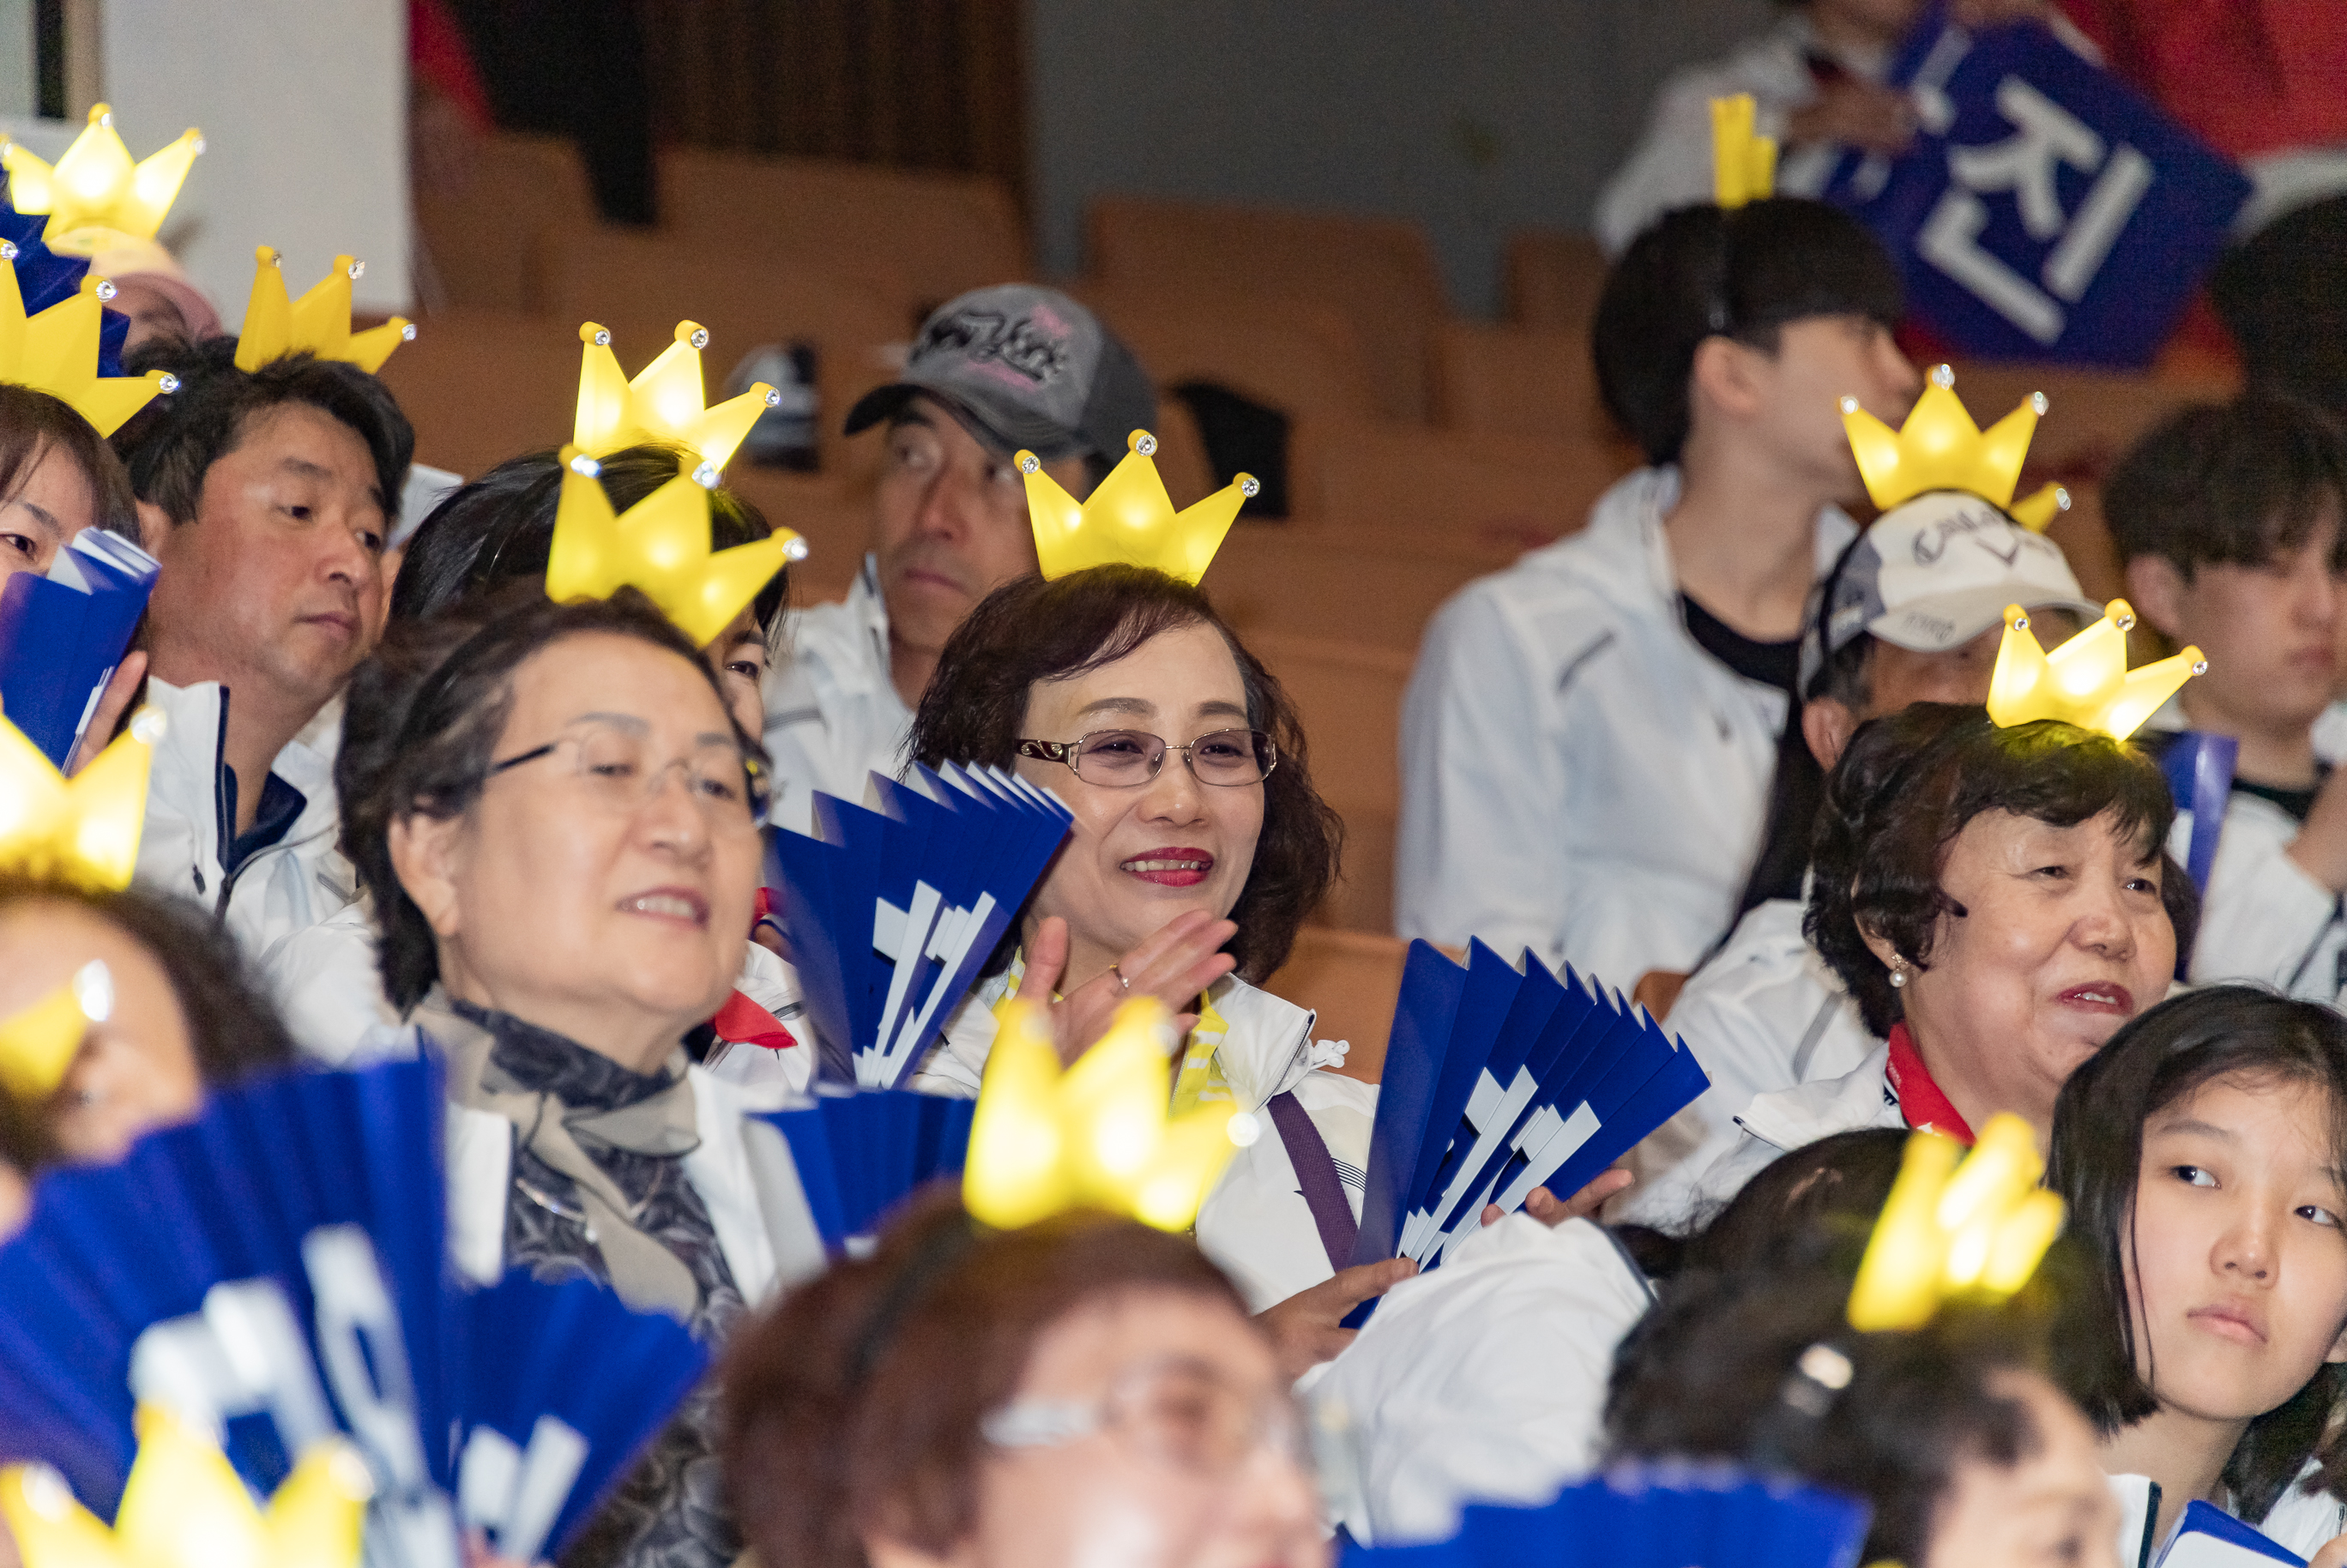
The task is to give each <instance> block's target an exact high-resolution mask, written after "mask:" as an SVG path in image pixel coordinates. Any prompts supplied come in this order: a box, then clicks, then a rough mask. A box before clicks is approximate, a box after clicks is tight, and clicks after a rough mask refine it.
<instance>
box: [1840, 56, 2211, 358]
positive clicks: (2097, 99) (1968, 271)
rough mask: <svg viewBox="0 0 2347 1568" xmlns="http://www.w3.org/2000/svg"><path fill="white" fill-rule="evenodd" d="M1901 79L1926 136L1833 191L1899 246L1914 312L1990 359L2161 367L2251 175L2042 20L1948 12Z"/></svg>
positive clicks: (1896, 66)
mask: <svg viewBox="0 0 2347 1568" xmlns="http://www.w3.org/2000/svg"><path fill="white" fill-rule="evenodd" d="M1890 80H1891V82H1892V83H1893V84H1894V85H1898V86H1903V87H1907V88H1908V89H1909V91H1910V93H1911V96H1912V97H1913V99H1914V102H1915V107H1916V111H1917V114H1918V117H1919V118H1920V119H1921V121H1922V129H1921V130H1920V131H1919V133H1918V134H1917V136H1916V138H1915V143H1914V145H1913V147H1911V149H1909V150H1908V151H1907V152H1905V153H1904V154H1902V155H1901V156H1900V157H1899V158H1897V159H1887V158H1883V157H1881V156H1861V155H1860V154H1857V153H1852V154H1850V156H1848V157H1846V158H1845V159H1843V160H1842V164H1841V167H1840V169H1837V170H1836V171H1835V175H1834V179H1833V180H1832V182H1831V183H1830V184H1829V186H1828V188H1827V190H1826V196H1827V199H1828V200H1832V201H1835V202H1838V203H1840V205H1841V206H1843V207H1846V208H1848V209H1850V210H1851V211H1852V212H1854V213H1855V214H1857V216H1858V217H1859V218H1860V219H1861V220H1864V221H1865V223H1866V224H1867V226H1868V227H1869V228H1870V229H1872V230H1873V231H1874V232H1875V234H1876V235H1877V236H1878V237H1880V238H1881V240H1882V241H1883V243H1884V244H1886V245H1888V246H1889V247H1890V248H1891V252H1892V254H1894V255H1896V256H1897V257H1898V258H1899V261H1900V265H1901V270H1902V271H1903V272H1904V273H1905V274H1906V282H1907V306H1908V309H1909V310H1910V311H1911V312H1912V313H1914V314H1915V315H1916V316H1918V317H1919V318H1921V319H1922V321H1923V322H1924V323H1927V324H1928V325H1930V326H1931V328H1932V330H1933V331H1935V332H1936V333H1939V334H1941V335H1942V337H1945V338H1947V339H1948V340H1949V341H1950V342H1951V343H1952V344H1953V345H1954V347H1956V348H1957V349H1958V350H1959V351H1961V352H1962V353H1963V354H1970V355H1974V356H1977V357H1980V358H1983V359H2009V360H2010V359H2022V360H2060V361H2067V362H2071V363H2075V364H2104V365H2116V366H2139V365H2143V364H2148V363H2149V362H2150V360H2151V358H2152V356H2153V355H2154V354H2157V352H2158V349H2159V346H2160V344H2161V343H2164V342H2165V341H2166V340H2167V338H2168V333H2170V332H2171V331H2172V330H2173V329H2174V327H2175V324H2176V321H2177V317H2178V315H2179V314H2180V313H2182V311H2183V309H2184V307H2185V304H2186V302H2188V300H2189V299H2190V298H2191V295H2192V292H2193V290H2194V289H2196V288H2197V287H2198V284H2199V282H2200V278H2201V274H2202V273H2203V272H2206V271H2207V269H2208V267H2209V263H2210V262H2211V261H2214V260H2215V258H2216V255H2217V252H2218V251H2219V249H2220V248H2221V247H2222V246H2223V244H2224V243H2225V237H2226V231H2227V227H2228V225H2229V224H2230V223H2231V222H2232V220H2233V217H2234V214H2235V213H2237V212H2238V211H2239V210H2240V207H2241V203H2242V202H2243V201H2244V200H2247V199H2248V196H2249V193H2250V183H2249V180H2248V179H2245V178H2244V177H2243V176H2242V174H2241V172H2240V170H2239V169H2236V168H2235V167H2234V166H2233V165H2232V164H2231V163H2229V162H2228V161H2227V160H2226V159H2224V158H2222V157H2220V156H2219V154H2217V153H2216V152H2214V151H2212V150H2211V149H2209V148H2208V147H2207V146H2205V145H2204V144H2203V143H2201V142H2200V141H2199V140H2198V139H2197V138H2194V137H2193V136H2192V135H2191V133H2190V132H2188V131H2187V130H2185V129H2184V128H2182V127H2181V126H2179V125H2178V124H2177V123H2176V122H2175V121H2174V120H2172V119H2170V118H2168V116H2167V115H2165V114H2164V113H2162V112H2161V111H2160V110H2159V109H2158V108H2156V107H2154V106H2153V105H2152V103H2151V102H2150V101H2149V100H2148V99H2147V98H2145V97H2143V96H2142V95H2141V94H2139V93H2137V92H2136V91H2135V90H2134V89H2133V88H2131V87H2127V85H2126V84H2125V83H2123V82H2121V81H2119V80H2118V79H2117V78H2116V77H2113V76H2112V75H2111V74H2110V73H2109V72H2107V71H2106V70H2104V69H2102V68H2101V67H2098V66H2096V65H2094V64H2093V63H2091V62H2090V61H2088V60H2086V58H2084V57H2083V56H2079V55H2078V54H2076V53H2075V52H2074V51H2073V50H2072V49H2070V48H2069V47H2068V46H2066V45H2065V44H2064V43H2063V42H2062V41H2061V40H2060V39H2058V38H2056V37H2055V36H2054V34H2053V33H2051V32H2050V31H2048V30H2047V29H2046V28H2045V27H2043V26H2038V25H2036V24H2034V23H2030V24H2024V25H2021V26H2009V27H2000V28H1996V29H1994V30H1993V31H1988V32H1983V33H1968V32H1966V31H1964V30H1963V29H1962V28H1959V27H1954V26H1948V25H1946V24H1945V23H1944V22H1942V21H1941V20H1939V19H1938V17H1937V15H1936V13H1935V15H1933V16H1931V17H1927V19H1926V20H1925V22H1924V24H1923V25H1922V26H1921V27H1920V28H1918V29H1917V31H1916V33H1915V34H1914V35H1913V36H1911V37H1910V38H1909V39H1908V41H1907V43H1906V45H1905V46H1903V47H1902V48H1901V51H1900V55H1899V57H1898V59H1897V60H1896V61H1895V62H1893V64H1892V67H1891V76H1890Z"/></svg>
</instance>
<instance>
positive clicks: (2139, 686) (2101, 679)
mask: <svg viewBox="0 0 2347 1568" xmlns="http://www.w3.org/2000/svg"><path fill="white" fill-rule="evenodd" d="M2134 627H2135V610H2133V609H2132V608H2131V607H2129V605H2128V604H2127V600H2124V599H2115V600H2111V601H2110V603H2109V604H2107V605H2106V606H2104V607H2103V618H2102V619H2101V620H2097V621H2096V622H2095V624H2094V625H2092V626H2089V627H2088V628H2086V630H2084V631H2081V632H2080V633H2078V635H2077V636H2075V637H2073V638H2072V639H2070V641H2067V642H2065V643H2064V644H2062V646H2061V647H2059V648H2056V649H2055V650H2054V651H2053V652H2052V653H2050V654H2049V653H2047V652H2046V651H2045V649H2044V648H2043V647H2041V646H2039V644H2038V641H2037V634H2036V633H2035V632H2034V631H2032V630H2029V617H2028V616H2026V615H2024V614H2023V613H2022V610H2021V607H2020V606H2019V605H2017V604H2009V605H2006V606H2005V607H2004V643H2003V645H2002V646H2000V647H1999V648H1998V649H1997V651H1996V671H1995V672H1994V673H1993V674H1992V675H1991V676H1990V677H1989V682H1988V716H1989V717H1990V718H1992V719H1993V720H1995V721H1996V722H1997V723H1999V724H2002V725H2004V726H2005V727H2006V728H2008V729H2009V728H2011V727H2012V726H2013V725H2014V724H2026V723H2030V722H2031V721H2032V720H2034V719H2061V720H2064V721H2065V722H2066V723H2073V724H2075V725H2077V726H2078V727H2079V728H2080V729H2085V730H2100V731H2101V732H2102V733H2104V734H2106V735H2108V736H2110V737H2111V739H2113V740H2115V741H2124V740H2126V739H2127V737H2128V736H2129V735H2132V734H2134V733H2136V731H2137V728H2138V727H2140V726H2141V725H2142V723H2143V722H2144V721H2145V720H2146V719H2148V718H2150V717H2151V716H2152V715H2153V714H2154V713H2156V712H2159V709H2160V705H2161V704H2162V703H2164V702H2167V701H2168V699H2169V698H2170V697H2172V696H2174V695H2176V693H2177V692H2178V689H2179V688H2181V687H2182V686H2183V684H2184V682H2187V681H2189V680H2191V679H2192V677H2194V676H2195V675H2202V674H2206V673H2207V672H2208V670H2209V661H2207V660H2206V659H2204V658H2202V657H2201V656H2200V650H2199V649H2198V648H2191V647H2188V648H2186V649H2185V650H2184V651H2182V652H2180V653H2175V654H2171V655H2169V656H2168V658H2166V659H2162V660H2160V661H2158V662H2157V663H2154V664H2147V665H2145V666H2144V667H2143V668H2142V669H2140V670H2137V671H2132V672H2130V671H2128V669H2127V633H2128V632H2129V631H2130V630H2133V629H2134Z"/></svg>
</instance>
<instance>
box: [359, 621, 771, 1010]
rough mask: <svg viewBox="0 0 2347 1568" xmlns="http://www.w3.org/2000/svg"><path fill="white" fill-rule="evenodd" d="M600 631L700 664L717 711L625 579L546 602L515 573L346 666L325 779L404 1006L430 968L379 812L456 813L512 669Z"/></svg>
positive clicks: (502, 714)
mask: <svg viewBox="0 0 2347 1568" xmlns="http://www.w3.org/2000/svg"><path fill="white" fill-rule="evenodd" d="M589 632H610V633H613V634H615V635H618V636H620V637H632V638H635V639H636V640H638V641H642V642H648V643H650V644H651V645H652V646H653V647H655V648H661V649H665V650H667V651H669V652H671V653H674V654H676V655H677V656H678V657H679V658H681V659H682V660H684V661H685V662H687V663H688V664H690V665H692V668H693V669H694V670H695V671H699V672H700V675H701V677H702V680H704V681H706V682H709V685H710V689H711V690H712V691H713V692H716V693H717V700H718V706H719V707H720V708H721V709H723V711H724V712H726V713H727V714H728V715H730V714H731V713H732V712H733V710H732V709H731V708H730V707H727V706H726V704H725V693H724V691H723V688H722V687H720V686H719V685H718V683H717V677H716V675H715V674H713V673H712V671H711V670H710V668H709V664H708V661H705V660H703V659H702V656H701V651H700V650H699V649H697V648H695V647H693V646H692V641H690V640H689V639H687V638H686V636H685V635H684V633H683V632H682V631H679V630H677V629H676V625H675V623H674V622H672V621H671V620H669V618H668V617H667V616H665V615H663V614H661V611H660V609H659V607H657V606H656V605H654V604H653V603H652V601H651V600H649V599H646V598H645V597H644V596H643V595H642V594H641V593H639V592H637V591H636V590H635V589H632V588H623V589H620V591H619V592H617V593H615V594H613V595H612V596H611V597H610V599H608V600H600V599H599V600H578V601H575V602H572V603H569V604H556V603H554V602H553V601H552V600H548V598H547V597H546V589H545V588H544V587H543V586H542V585H540V584H538V583H535V582H518V583H514V584H511V585H509V586H508V587H507V589H504V590H502V591H499V592H492V593H487V594H483V595H481V596H479V597H478V598H477V599H473V600H467V601H466V602H464V603H462V604H460V605H458V606H456V607H455V608H453V609H450V610H446V611H445V612H443V613H442V614H440V615H438V616H436V617H434V618H433V619H431V620H416V621H408V622H405V624H397V625H395V626H393V627H392V629H391V630H390V631H389V632H388V633H387V634H386V635H385V636H384V641H383V643H382V645H381V646H380V647H378V648H377V649H376V650H375V651H374V655H373V656H372V657H370V658H369V659H368V660H367V661H366V662H365V663H364V664H362V665H360V666H359V667H358V670H357V671H356V672H354V674H353V675H352V677H351V683H350V687H349V691H348V694H347V696H346V698H345V701H344V704H343V743H342V749H341V751H340V752H339V753H337V754H336V756H335V758H334V790H335V793H336V794H337V795H338V796H339V797H340V799H341V801H342V807H343V824H342V840H341V846H342V851H343V855H345V856H348V857H349V859H350V862H351V864H352V865H353V866H355V867H357V869H358V875H359V885H360V886H363V887H364V888H365V889H366V891H367V893H368V894H369V895H370V896H371V897H373V898H374V911H375V920H376V923H377V924H378V925H379V926H380V927H382V931H383V940H382V943H381V946H380V948H378V951H377V962H378V963H379V965H380V966H381V968H382V970H383V988H384V995H385V996H386V997H388V998H389V999H390V1000H391V1005H392V1006H393V1007H395V1008H396V1009H399V1011H400V1012H401V1013H402V1014H403V1015H404V1014H405V1013H407V1012H408V1011H409V1010H410V1009H413V1008H414V1007H415V1004H416V1003H417V1002H420V1001H422V1000H423V999H424V997H425V993H426V992H427V991H429V990H430V989H432V986H433V983H434V982H435V981H436V980H437V979H439V978H440V948H439V943H438V941H437V939H436V938H435V937H434V936H433V933H432V926H431V922H429V921H428V920H426V919H425V917H424V911H423V910H421V909H419V908H417V907H416V906H415V900H414V899H412V898H410V897H408V896H407V889H406V888H405V886H402V884H401V883H400V880H399V875H398V873H397V872H395V870H393V869H392V864H391V825H392V824H393V823H395V822H398V821H402V820H405V818H408V817H411V816H428V817H433V818H436V819H438V820H442V821H445V820H446V819H448V818H450V817H455V816H461V815H464V814H465V812H466V811H467V810H469V809H470V808H471V806H472V804H473V802H474V801H475V800H477V799H478V798H479V796H480V793H481V786H482V784H485V783H487V779H488V770H489V764H490V761H491V753H493V752H495V751H496V749H497V742H498V740H499V739H500V738H501V737H502V736H503V735H504V734H505V728H506V719H507V716H508V715H509V714H510V713H511V712H513V677H514V671H517V670H518V669H519V668H521V666H522V665H523V664H524V663H526V662H528V661H529V659H530V658H531V657H532V656H533V655H535V654H537V653H538V651H540V650H542V649H544V648H546V647H547V646H548V645H549V644H551V643H553V642H556V641H560V640H561V639H562V638H565V637H573V636H579V635H582V634H585V633H589ZM726 722H727V723H728V724H732V725H733V733H734V739H735V740H736V741H737V742H738V743H740V745H741V746H742V749H743V753H744V754H745V755H747V756H750V757H753V758H755V759H757V760H758V762H759V763H760V764H761V765H764V758H765V752H764V749H763V748H762V747H761V746H760V745H759V743H758V741H757V739H756V737H755V736H752V735H746V734H743V733H742V730H741V727H740V726H739V725H738V724H733V720H732V719H731V718H730V717H729V718H728V719H727V721H726Z"/></svg>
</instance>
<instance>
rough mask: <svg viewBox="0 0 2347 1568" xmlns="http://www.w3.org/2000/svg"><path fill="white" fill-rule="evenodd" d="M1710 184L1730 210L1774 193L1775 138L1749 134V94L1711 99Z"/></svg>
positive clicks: (1750, 114) (1750, 122)
mask: <svg viewBox="0 0 2347 1568" xmlns="http://www.w3.org/2000/svg"><path fill="white" fill-rule="evenodd" d="M1711 184H1712V190H1713V193H1714V195H1715V198H1716V199H1717V201H1718V202H1719V204H1720V205H1721V206H1722V207H1725V208H1728V209H1730V210H1734V209H1736V208H1738V207H1741V206H1743V205H1744V204H1745V203H1746V202H1747V201H1766V200H1768V198H1769V197H1771V196H1773V195H1775V194H1776V192H1777V138H1775V137H1772V136H1754V135H1753V134H1752V95H1751V94H1750V93H1737V95H1736V96H1735V97H1727V98H1714V99H1712V100H1711Z"/></svg>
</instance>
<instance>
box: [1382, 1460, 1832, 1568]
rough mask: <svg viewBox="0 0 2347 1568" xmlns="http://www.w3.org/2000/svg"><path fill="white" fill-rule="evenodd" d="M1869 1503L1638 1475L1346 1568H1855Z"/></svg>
mask: <svg viewBox="0 0 2347 1568" xmlns="http://www.w3.org/2000/svg"><path fill="white" fill-rule="evenodd" d="M1867 1519H1868V1510H1867V1507H1866V1505H1865V1504H1864V1503H1862V1502H1857V1501H1851V1500H1850V1499H1849V1498H1845V1497H1840V1496H1837V1495H1836V1494H1834V1493H1832V1492H1829V1491H1819V1490H1818V1489H1816V1488H1814V1487H1808V1486H1800V1485H1797V1484H1793V1483H1789V1482H1772V1481H1759V1480H1756V1479H1754V1478H1752V1477H1750V1476H1748V1475H1746V1474H1744V1473H1742V1472H1740V1471H1733V1470H1728V1469H1726V1468H1724V1467H1720V1468H1714V1467H1701V1468H1696V1467H1692V1466H1656V1467H1652V1468H1645V1467H1633V1468H1628V1469H1624V1470H1618V1471H1612V1472H1609V1473H1608V1474H1605V1475H1602V1476H1596V1477H1593V1478H1592V1479H1590V1480H1588V1481H1582V1482H1580V1483H1579V1484H1577V1485H1573V1486H1569V1487H1567V1488H1565V1489H1564V1490H1563V1491H1561V1492H1559V1493H1557V1495H1556V1497H1555V1499H1554V1500H1553V1501H1549V1502H1546V1503H1542V1505H1540V1506H1539V1507H1537V1508H1502V1507H1496V1506H1491V1505H1485V1504H1478V1505H1476V1506H1474V1507H1471V1508H1467V1509H1464V1510H1461V1511H1460V1521H1459V1532H1458V1533H1457V1534H1456V1535H1453V1536H1452V1537H1451V1538H1450V1540H1448V1541H1442V1542H1433V1543H1431V1544H1428V1545H1422V1546H1354V1547H1350V1548H1348V1550H1347V1551H1346V1553H1345V1555H1344V1560H1343V1564H1342V1568H1852V1564H1854V1563H1857V1562H1858V1559H1859V1554H1860V1553H1861V1552H1862V1551H1863V1550H1864V1549H1865V1546H1866V1527H1867Z"/></svg>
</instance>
